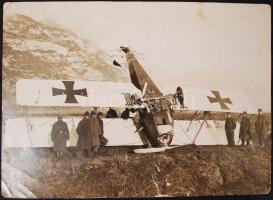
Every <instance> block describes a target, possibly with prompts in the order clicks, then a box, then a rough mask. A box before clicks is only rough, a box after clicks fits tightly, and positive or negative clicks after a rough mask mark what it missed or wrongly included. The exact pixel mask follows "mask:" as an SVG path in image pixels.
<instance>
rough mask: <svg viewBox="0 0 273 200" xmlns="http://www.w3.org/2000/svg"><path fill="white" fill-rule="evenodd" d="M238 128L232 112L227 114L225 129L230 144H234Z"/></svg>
mask: <svg viewBox="0 0 273 200" xmlns="http://www.w3.org/2000/svg"><path fill="white" fill-rule="evenodd" d="M235 128H236V122H235V120H234V119H233V118H232V117H231V116H230V113H227V114H226V121H225V131H226V136H227V141H228V145H229V146H234V145H235V142H234V130H235Z"/></svg>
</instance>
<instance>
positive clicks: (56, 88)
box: [16, 79, 139, 107]
mask: <svg viewBox="0 0 273 200" xmlns="http://www.w3.org/2000/svg"><path fill="white" fill-rule="evenodd" d="M124 92H126V93H127V92H128V93H139V91H138V90H137V89H136V88H135V87H134V86H133V85H132V84H131V83H130V82H107V81H82V80H28V79H21V80H18V81H17V82H16V102H17V104H18V105H26V106H86V107H93V106H97V107H125V106H126V100H125V98H124V94H123V93H124Z"/></svg>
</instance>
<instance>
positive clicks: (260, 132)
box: [255, 108, 266, 146]
mask: <svg viewBox="0 0 273 200" xmlns="http://www.w3.org/2000/svg"><path fill="white" fill-rule="evenodd" d="M255 131H256V134H257V136H258V140H259V145H260V146H262V145H264V134H265V131H266V119H265V116H264V115H263V113H262V109H261V108H259V109H258V116H257V119H256V122H255Z"/></svg>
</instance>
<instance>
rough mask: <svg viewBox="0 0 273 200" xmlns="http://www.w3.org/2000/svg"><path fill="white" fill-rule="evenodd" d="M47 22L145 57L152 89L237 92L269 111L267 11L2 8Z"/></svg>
mask: <svg viewBox="0 0 273 200" xmlns="http://www.w3.org/2000/svg"><path fill="white" fill-rule="evenodd" d="M13 13H20V14H25V15H28V16H30V17H32V18H33V19H35V20H40V21H45V20H47V21H53V22H56V23H58V24H60V25H62V26H64V27H67V28H69V29H71V30H72V31H74V32H75V33H76V34H78V35H79V36H82V37H85V38H87V39H89V40H90V41H91V42H92V43H94V44H95V45H96V46H97V47H98V48H101V49H103V50H107V49H117V48H118V47H119V46H130V47H131V48H132V49H134V50H136V51H138V52H141V53H143V54H144V56H142V57H143V58H145V61H142V63H143V64H144V65H145V69H146V70H147V71H148V73H150V75H151V77H152V78H153V79H154V81H155V82H156V84H157V85H158V86H159V87H160V88H163V87H165V86H170V85H171V86H173V87H174V89H175V88H176V86H177V85H181V86H182V87H198V88H209V89H221V90H227V91H233V92H240V93H244V94H245V95H246V96H248V97H249V100H250V101H251V102H252V103H253V105H254V106H255V107H257V108H258V107H262V108H264V110H267V111H270V110H271V46H270V45H271V21H270V20H271V9H270V6H269V5H254V4H218V3H184V2H172V3H169V2H168V3H167V2H162V3H159V2H157V3H154V2H151V3H147V2H119V3H114V2H65V3H63V2H57V3H56V2H39V3H35V2H28V3H23V2H20V3H6V4H5V6H4V15H9V14H13Z"/></svg>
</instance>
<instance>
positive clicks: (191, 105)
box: [183, 88, 257, 114]
mask: <svg viewBox="0 0 273 200" xmlns="http://www.w3.org/2000/svg"><path fill="white" fill-rule="evenodd" d="M183 93H184V106H185V109H186V110H193V111H194V110H196V111H212V112H231V113H242V112H243V111H246V112H248V113H249V114H251V113H256V112H257V108H255V107H254V106H253V104H252V103H251V101H250V100H249V99H248V98H247V97H246V96H244V94H241V93H236V92H229V91H222V90H216V89H215V90H213V89H211V90H210V89H201V88H185V89H183Z"/></svg>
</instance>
